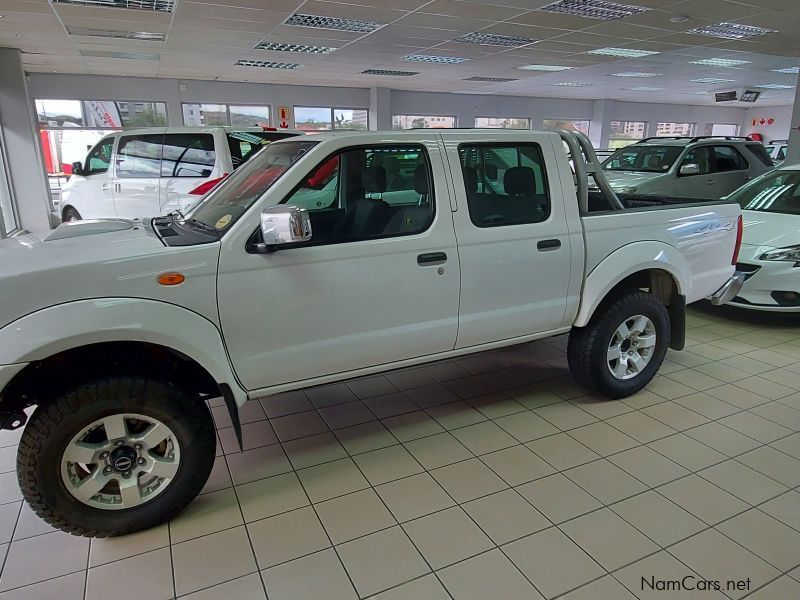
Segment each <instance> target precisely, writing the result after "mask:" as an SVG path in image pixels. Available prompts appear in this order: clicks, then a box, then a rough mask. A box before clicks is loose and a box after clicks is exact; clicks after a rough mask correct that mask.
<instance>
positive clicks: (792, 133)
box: [786, 86, 800, 165]
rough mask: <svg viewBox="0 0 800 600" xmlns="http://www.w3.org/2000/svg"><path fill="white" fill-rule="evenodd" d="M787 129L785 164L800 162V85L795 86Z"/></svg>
mask: <svg viewBox="0 0 800 600" xmlns="http://www.w3.org/2000/svg"><path fill="white" fill-rule="evenodd" d="M789 126H790V129H789V147H788V148H787V149H786V164H787V165H792V164H796V163H798V162H800V86H798V87H796V88H795V92H794V108H793V109H792V121H791V123H790V125H789Z"/></svg>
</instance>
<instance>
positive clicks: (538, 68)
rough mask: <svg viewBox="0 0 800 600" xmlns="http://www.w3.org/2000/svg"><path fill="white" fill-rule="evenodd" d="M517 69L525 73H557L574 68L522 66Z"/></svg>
mask: <svg viewBox="0 0 800 600" xmlns="http://www.w3.org/2000/svg"><path fill="white" fill-rule="evenodd" d="M517 68H518V69H522V70H523V71H550V72H553V73H555V72H557V71H568V70H569V69H572V68H573V67H562V66H561V65H522V66H521V67H517Z"/></svg>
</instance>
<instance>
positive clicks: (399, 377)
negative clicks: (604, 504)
mask: <svg viewBox="0 0 800 600" xmlns="http://www.w3.org/2000/svg"><path fill="white" fill-rule="evenodd" d="M386 378H387V379H388V380H389V381H391V382H392V383H393V384H394V385H396V386H397V387H398V388H400V389H401V390H408V389H413V388H418V387H424V386H426V385H430V384H433V383H436V380H435V379H434V378H433V377H431V376H430V375H428V374H427V373H426V372H425V370H424V369H422V368H421V367H412V368H410V369H400V370H398V371H390V372H388V373H386Z"/></svg>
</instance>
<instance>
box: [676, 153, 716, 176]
mask: <svg viewBox="0 0 800 600" xmlns="http://www.w3.org/2000/svg"><path fill="white" fill-rule="evenodd" d="M685 165H697V168H698V169H699V171H698V172H697V173H695V175H707V174H708V173H711V172H713V165H714V152H713V150H712V148H711V146H698V147H697V148H695V149H693V150H690V151H689V152H687V153H686V156H684V157H683V160H682V161H681V167H683V166H685Z"/></svg>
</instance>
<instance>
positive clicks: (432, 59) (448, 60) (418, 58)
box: [402, 54, 469, 65]
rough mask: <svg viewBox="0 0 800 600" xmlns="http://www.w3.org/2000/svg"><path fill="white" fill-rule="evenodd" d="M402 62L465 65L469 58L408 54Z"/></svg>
mask: <svg viewBox="0 0 800 600" xmlns="http://www.w3.org/2000/svg"><path fill="white" fill-rule="evenodd" d="M402 60H407V61H409V62H423V63H436V64H439V65H457V64H458V63H463V62H465V61H467V60H469V59H468V58H461V57H460V56H435V55H433V54H407V55H406V56H404V57H403V59H402Z"/></svg>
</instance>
